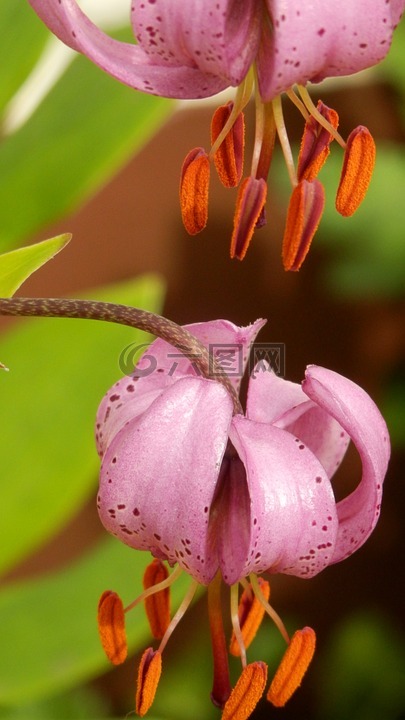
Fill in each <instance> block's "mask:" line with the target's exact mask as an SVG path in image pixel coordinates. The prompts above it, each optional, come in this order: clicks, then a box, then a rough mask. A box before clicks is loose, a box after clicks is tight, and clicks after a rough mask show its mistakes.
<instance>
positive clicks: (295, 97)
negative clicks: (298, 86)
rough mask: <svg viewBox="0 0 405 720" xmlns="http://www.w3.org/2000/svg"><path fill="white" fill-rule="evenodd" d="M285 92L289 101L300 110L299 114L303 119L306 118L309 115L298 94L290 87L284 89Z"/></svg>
mask: <svg viewBox="0 0 405 720" xmlns="http://www.w3.org/2000/svg"><path fill="white" fill-rule="evenodd" d="M285 94H286V95H287V97H288V98H289V99H290V100H291V102H292V103H293V104H294V105H295V107H296V108H298V110H299V111H300V113H301V115H302V116H303V118H304V120H305V121H306V120H308V118H309V117H310V113H309V112H308V110H307V108H306V107H305V105H304V103H303V102H302V100H300V98H299V97H298V95H296V93H295V92H294V88H292V87H291V88H290V89H289V90H286V91H285Z"/></svg>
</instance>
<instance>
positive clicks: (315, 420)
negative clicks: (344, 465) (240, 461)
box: [246, 368, 349, 478]
mask: <svg viewBox="0 0 405 720" xmlns="http://www.w3.org/2000/svg"><path fill="white" fill-rule="evenodd" d="M246 414H247V417H249V418H251V419H252V420H256V421H258V422H265V423H273V424H274V425H276V427H279V428H283V429H284V430H287V431H288V432H289V433H291V434H292V435H294V436H296V437H298V438H299V439H300V440H302V442H303V443H304V444H305V445H307V446H308V447H309V449H310V450H311V451H312V452H313V453H314V455H316V457H317V458H318V460H319V461H320V462H321V463H322V465H323V467H324V468H325V470H326V472H327V475H328V477H329V478H331V477H332V475H333V474H334V473H335V472H336V470H337V468H338V467H339V465H340V463H341V462H342V460H343V457H344V455H345V452H346V450H347V447H348V444H349V437H348V435H347V433H346V432H345V430H344V429H343V428H342V426H341V425H340V424H339V423H338V422H336V420H335V418H334V417H332V415H330V414H329V413H328V412H325V410H324V409H323V408H320V407H318V406H317V405H316V404H315V403H314V402H313V401H312V400H309V399H308V396H307V395H306V394H305V392H304V391H303V390H302V388H301V386H300V385H298V384H297V383H293V382H289V381H288V380H284V379H283V378H280V377H278V376H277V375H275V373H273V372H271V371H270V370H269V368H267V370H266V368H264V369H262V370H261V371H260V372H259V371H256V370H255V371H254V373H253V375H252V377H251V379H250V382H249V390H248V399H247V413H246Z"/></svg>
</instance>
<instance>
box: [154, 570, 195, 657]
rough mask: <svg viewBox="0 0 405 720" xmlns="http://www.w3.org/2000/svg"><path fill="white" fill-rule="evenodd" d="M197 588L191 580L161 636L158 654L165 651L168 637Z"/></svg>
mask: <svg viewBox="0 0 405 720" xmlns="http://www.w3.org/2000/svg"><path fill="white" fill-rule="evenodd" d="M197 588H198V582H197V580H193V581H192V583H191V585H190V587H189V589H188V590H187V592H186V595H185V597H184V598H183V600H182V602H181V604H180V606H179V608H178V610H177V612H176V613H175V615H174V616H173V619H172V621H171V623H170V625H169V627H168V628H167V630H166V632H165V634H164V635H163V638H162V641H161V643H160V645H159V652H160V653H162V652H163V650H164V649H165V647H166V644H167V642H168V640H169V637H170V635H171V634H172V632H173V630H174V629H175V628H176V627H177V625H178V623H179V622H180V620H181V618H182V617H183V615H184V613H185V612H186V610H187V608H188V606H189V605H190V603H191V601H192V599H193V597H194V595H195V592H196V590H197Z"/></svg>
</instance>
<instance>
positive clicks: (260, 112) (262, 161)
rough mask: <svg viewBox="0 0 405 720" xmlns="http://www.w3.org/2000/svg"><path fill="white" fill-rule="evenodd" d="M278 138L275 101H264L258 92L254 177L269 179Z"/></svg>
mask: <svg viewBox="0 0 405 720" xmlns="http://www.w3.org/2000/svg"><path fill="white" fill-rule="evenodd" d="M275 140H276V123H275V120H274V113H273V103H271V102H269V103H263V102H262V101H261V98H260V97H259V94H258V93H257V94H256V128H255V144H254V148H253V158H252V168H251V172H250V174H251V175H252V176H253V177H257V178H263V180H267V176H268V174H269V171H270V165H271V160H272V157H273V150H274V143H275Z"/></svg>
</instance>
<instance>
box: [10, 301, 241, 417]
mask: <svg viewBox="0 0 405 720" xmlns="http://www.w3.org/2000/svg"><path fill="white" fill-rule="evenodd" d="M0 315H19V316H20V315H24V316H26V315H28V316H34V317H62V318H80V319H85V320H104V321H105V322H113V323H118V324H120V325H129V326H130V327H135V328H138V330H145V331H146V332H149V333H152V334H153V335H156V336H157V337H159V338H161V339H162V340H165V341H166V342H168V343H170V345H173V347H175V348H177V349H178V350H180V352H182V353H183V355H185V357H187V358H188V359H189V360H190V362H191V363H192V365H193V366H195V367H197V368H198V370H200V372H201V373H202V375H203V376H204V377H206V378H208V379H213V380H217V381H218V382H220V383H221V384H222V385H223V386H224V387H225V389H226V390H227V391H228V393H229V394H230V396H231V398H232V400H233V406H234V414H235V415H236V414H242V413H243V410H242V407H241V404H240V401H239V397H238V394H237V392H236V390H235V388H234V387H233V385H232V383H231V381H230V379H229V377H228V376H227V374H226V373H225V371H224V370H223V369H222V368H221V366H220V365H218V363H217V362H216V361H215V358H213V357H212V356H211V355H210V354H209V353H208V350H207V348H206V347H205V346H204V345H203V344H202V343H201V342H200V341H199V340H197V338H195V337H194V336H193V335H192V334H191V333H190V332H188V330H186V329H185V328H183V327H181V326H180V325H177V324H176V323H174V322H173V321H172V320H168V319H167V318H164V317H162V316H161V315H156V314H155V313H152V312H149V311H147V310H141V309H139V308H133V307H129V306H128V305H117V304H115V303H107V302H100V301H97V300H68V299H66V298H0Z"/></svg>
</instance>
